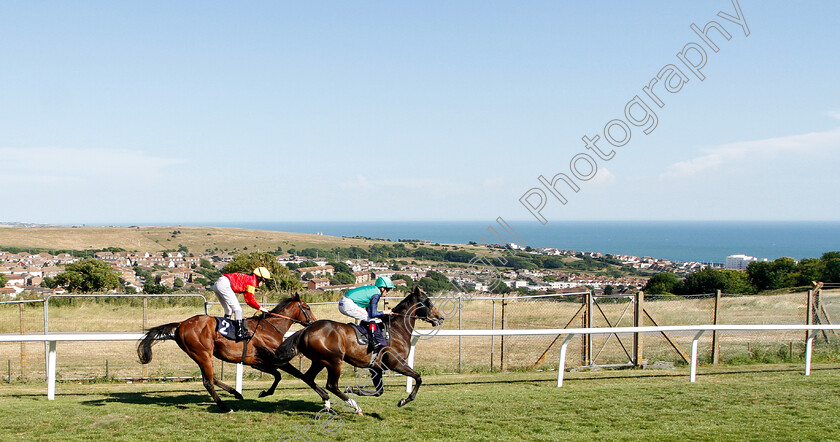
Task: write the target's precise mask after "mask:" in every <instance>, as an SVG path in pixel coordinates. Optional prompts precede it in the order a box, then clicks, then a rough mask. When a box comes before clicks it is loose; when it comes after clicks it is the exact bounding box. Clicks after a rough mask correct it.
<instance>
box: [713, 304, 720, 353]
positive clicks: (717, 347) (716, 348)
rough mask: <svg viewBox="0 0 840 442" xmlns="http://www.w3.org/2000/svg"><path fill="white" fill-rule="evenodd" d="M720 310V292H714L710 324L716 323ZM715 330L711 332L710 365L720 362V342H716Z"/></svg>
mask: <svg viewBox="0 0 840 442" xmlns="http://www.w3.org/2000/svg"><path fill="white" fill-rule="evenodd" d="M719 309H720V290H717V291H715V311H714V314H713V316H712V324H714V325H717V323H718V312H719ZM717 333H718V332H717V330H713V331H712V364H718V363H719V362H720V342H719V341H718V335H717Z"/></svg>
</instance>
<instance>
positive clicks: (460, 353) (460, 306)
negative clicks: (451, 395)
mask: <svg viewBox="0 0 840 442" xmlns="http://www.w3.org/2000/svg"><path fill="white" fill-rule="evenodd" d="M463 309H464V305H463V303H462V302H461V294H460V293H459V294H458V330H459V331H460V330H463V325H464V324H463V320H462V319H461V311H462V310H463ZM462 339H463V337H461V336H458V373H461V365H462V364H463V362H464V361H463V349H462V343H461V341H462Z"/></svg>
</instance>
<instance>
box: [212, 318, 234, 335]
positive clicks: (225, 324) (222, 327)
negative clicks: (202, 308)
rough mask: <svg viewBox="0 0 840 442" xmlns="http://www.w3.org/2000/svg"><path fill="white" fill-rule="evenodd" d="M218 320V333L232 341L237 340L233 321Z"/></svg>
mask: <svg viewBox="0 0 840 442" xmlns="http://www.w3.org/2000/svg"><path fill="white" fill-rule="evenodd" d="M215 318H216V331H217V332H219V334H220V335H222V336H224V337H225V338H227V339H230V340H231V341H235V340H236V329H235V328H234V327H233V321H232V320H230V319H228V318H220V317H218V316H216V317H215Z"/></svg>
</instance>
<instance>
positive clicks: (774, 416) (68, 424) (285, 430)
mask: <svg viewBox="0 0 840 442" xmlns="http://www.w3.org/2000/svg"><path fill="white" fill-rule="evenodd" d="M566 379H567V381H566V383H565V385H564V387H563V388H560V389H558V388H556V387H555V386H554V385H555V383H556V373H554V372H524V373H501V374H471V375H448V376H426V379H425V383H424V385H423V387H422V388H421V390H420V394H419V395H418V398H417V400H416V401H414V402H413V403H410V404H408V405H407V406H405V407H403V408H397V407H396V402H397V401H398V400H399V399H400V398H402V397H404V396H405V390H404V386H405V384H404V378H401V377H393V378H388V379H387V381H386V382H387V387H386V393H385V395H384V396H383V397H380V398H358V400H359V404H360V405H361V406H362V408H363V409H364V411H365V413H366V415H365V416H364V417H359V416H356V415H354V414H350V413H346V412H345V413H341V414H339V415H338V417H337V418H335V420H333V421H332V422H329V421H326V420H323V421H321V423H320V424H319V423H317V422H316V421H315V416H316V414H317V413H318V411H319V410H320V409H321V405H322V404H321V403H320V402H319V401H318V400H317V396H316V395H315V394H314V392H312V391H311V390H309V389H308V388H306V387H305V386H303V384H302V383H301V382H300V381H297V380H288V379H285V380H284V381H283V382H281V387H280V388H279V389H278V391H277V393H276V394H275V396H273V397H271V398H263V399H257V397H256V396H257V393H258V392H259V391H261V390H262V389H263V388H265V387H266V386H267V385H268V383H267V382H257V381H247V382H246V385H245V392H244V395H245V399H244V400H242V401H237V400H236V399H233V398H232V397H230V396H229V395H223V398H224V399H226V400H227V402H228V403H229V404H230V405H231V406H232V407H233V408H234V409H236V410H238V411H237V412H235V413H230V414H220V413H218V412H217V408H216V406H215V405H214V404H213V403H212V401H211V400H210V398H209V396H208V395H207V394H206V392H205V391H204V388H203V387H202V385H201V383H198V382H187V383H144V384H136V383H135V384H125V383H95V384H76V383H59V384H58V386H57V396H56V400H55V401H47V400H46V397H45V396H46V395H45V393H46V391H45V390H46V388H45V386H44V385H43V384H42V383H33V384H12V385H0V415H2V416H3V418H2V420H0V440H80V439H115V440H150V439H157V440H198V439H202V440H359V439H376V440H560V439H566V440H655V439H661V440H686V439H688V440H726V439H730V440H826V439H837V438H840V420H838V419H837V415H838V410H840V366H837V365H825V366H816V367H815V369H814V371H813V372H812V375H811V376H810V377H805V376H804V375H803V374H802V367H801V365H795V366H794V365H791V366H787V365H772V366H750V367H736V368H733V367H728V368H712V367H702V368H701V371H700V374H699V376H698V381H697V382H696V383H695V384H690V383H689V382H688V379H687V373H686V371H685V370H668V371H603V372H597V373H570V374H569V375H568V376H567V378H566ZM349 382H351V378H349V377H347V378H343V379H342V383H343V384H344V383H349ZM334 403H335V401H334ZM327 424H329V425H327ZM318 425H322V426H324V425H327V428H324V429H323V430H322V431H323V433H328V434H329V433H333V434H329V435H328V436H324V435H323V434H322V433H319V431H318V428H316V427H317V426H318ZM307 438H308V439H307Z"/></svg>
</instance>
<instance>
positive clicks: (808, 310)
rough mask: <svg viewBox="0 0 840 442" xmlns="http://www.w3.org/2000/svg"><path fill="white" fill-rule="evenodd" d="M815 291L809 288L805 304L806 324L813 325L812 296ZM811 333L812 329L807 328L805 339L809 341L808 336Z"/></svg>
mask: <svg viewBox="0 0 840 442" xmlns="http://www.w3.org/2000/svg"><path fill="white" fill-rule="evenodd" d="M813 294H814V291H813V290H808V298H807V302H806V304H805V325H811V322H812V318H811V296H813ZM810 335H811V331H810V330H805V341H806V342H807V341H808V338H809V337H810Z"/></svg>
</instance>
